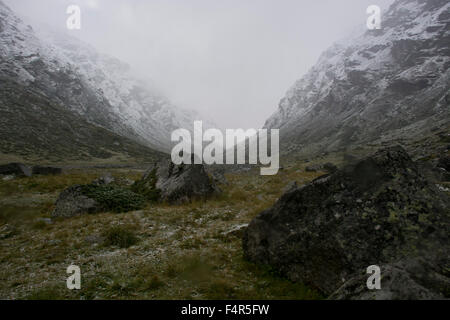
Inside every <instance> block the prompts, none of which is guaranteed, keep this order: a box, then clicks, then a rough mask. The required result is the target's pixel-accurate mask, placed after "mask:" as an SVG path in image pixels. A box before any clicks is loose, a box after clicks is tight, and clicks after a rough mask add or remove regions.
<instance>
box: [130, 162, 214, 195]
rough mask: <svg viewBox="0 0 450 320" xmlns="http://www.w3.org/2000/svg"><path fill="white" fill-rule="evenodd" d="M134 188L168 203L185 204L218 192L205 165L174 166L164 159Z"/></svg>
mask: <svg viewBox="0 0 450 320" xmlns="http://www.w3.org/2000/svg"><path fill="white" fill-rule="evenodd" d="M132 190H133V191H135V192H138V193H140V194H143V195H145V196H146V197H147V198H148V199H150V200H160V201H166V202H168V203H172V204H173V203H185V202H190V201H191V200H193V199H205V198H207V197H209V196H211V195H212V194H214V193H217V192H219V189H218V188H217V186H216V184H215V183H214V182H213V181H212V179H210V177H209V176H208V174H207V172H206V171H205V168H204V166H203V165H201V164H199V165H196V164H181V165H175V164H173V163H172V162H171V161H163V162H160V163H158V164H157V165H155V166H154V167H153V168H151V169H150V170H148V171H147V172H146V173H145V175H144V176H143V177H142V179H141V180H139V181H137V182H136V183H135V184H134V185H133V186H132Z"/></svg>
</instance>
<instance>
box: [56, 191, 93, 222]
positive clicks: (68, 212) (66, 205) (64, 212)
mask: <svg viewBox="0 0 450 320" xmlns="http://www.w3.org/2000/svg"><path fill="white" fill-rule="evenodd" d="M101 210H102V206H101V205H100V204H99V203H98V202H97V201H95V200H94V199H91V198H89V197H87V196H85V195H84V194H83V193H82V186H80V185H74V186H71V187H69V188H67V189H65V190H64V191H63V192H61V193H60V195H59V197H58V199H57V201H56V204H55V209H54V210H53V212H52V217H54V218H57V217H63V218H69V217H75V216H79V215H82V214H87V213H97V212H100V211H101Z"/></svg>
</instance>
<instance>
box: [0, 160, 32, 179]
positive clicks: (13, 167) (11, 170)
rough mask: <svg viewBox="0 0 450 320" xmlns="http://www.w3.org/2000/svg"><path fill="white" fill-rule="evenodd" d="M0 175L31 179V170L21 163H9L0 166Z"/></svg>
mask: <svg viewBox="0 0 450 320" xmlns="http://www.w3.org/2000/svg"><path fill="white" fill-rule="evenodd" d="M0 174H1V175H14V176H19V177H31V175H32V170H31V168H30V167H29V166H26V165H24V164H22V163H9V164H4V165H0Z"/></svg>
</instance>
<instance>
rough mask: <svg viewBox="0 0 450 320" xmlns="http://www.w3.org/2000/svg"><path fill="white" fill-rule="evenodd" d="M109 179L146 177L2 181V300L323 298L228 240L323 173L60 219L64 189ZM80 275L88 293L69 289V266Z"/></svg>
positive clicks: (285, 175)
mask: <svg viewBox="0 0 450 320" xmlns="http://www.w3.org/2000/svg"><path fill="white" fill-rule="evenodd" d="M106 172H110V173H112V174H113V176H114V177H115V178H116V179H119V180H120V179H122V180H124V179H131V180H136V179H138V178H139V177H140V176H141V175H142V173H143V171H142V170H139V169H129V168H122V169H108V170H107V169H70V170H66V171H65V173H64V174H62V175H60V176H40V177H31V178H19V179H14V180H9V181H4V180H2V181H0V270H1V272H0V298H1V299H318V298H321V296H320V294H319V293H318V292H316V291H315V290H313V289H311V288H308V287H306V286H304V285H302V284H295V283H292V282H290V281H288V280H286V279H284V278H282V277H280V276H279V275H277V274H276V273H275V272H273V271H272V270H270V269H269V268H266V267H264V266H260V265H255V264H253V263H250V262H247V261H245V260H244V259H243V253H242V244H241V239H240V238H239V237H238V236H236V235H232V234H227V232H228V231H230V230H232V229H233V228H234V227H235V226H239V225H241V224H246V223H249V222H250V221H251V219H252V218H253V217H255V216H256V215H257V214H258V213H260V212H261V211H262V210H264V209H266V208H268V207H270V206H271V205H272V204H273V203H274V202H275V201H276V199H277V198H278V197H279V196H280V195H281V194H282V192H283V189H284V188H285V187H286V185H287V184H288V183H289V182H291V181H297V183H298V184H303V183H306V182H308V181H310V180H312V179H314V178H315V177H316V176H318V175H320V174H321V173H320V172H317V173H314V172H305V171H304V168H303V167H302V166H301V165H299V166H298V167H295V166H294V167H289V168H286V169H284V170H282V171H280V172H279V174H278V175H276V176H260V175H259V174H258V173H259V170H252V171H251V172H246V173H240V174H229V175H226V177H227V179H228V182H229V183H228V185H223V186H221V188H222V189H223V191H224V192H223V194H222V195H220V196H218V197H216V198H214V199H211V200H209V201H206V202H194V203H191V204H188V205H183V206H169V205H165V204H148V205H147V206H146V208H145V209H143V210H140V211H135V212H129V213H123V214H116V213H101V214H95V215H84V216H80V217H75V218H70V219H65V220H64V219H61V220H52V221H50V220H49V219H46V218H50V215H51V212H52V209H53V205H54V202H55V200H56V198H57V196H58V194H59V192H60V191H62V190H63V189H64V188H66V187H68V186H70V185H73V184H84V183H89V182H91V181H92V180H93V179H95V178H98V177H99V176H101V175H102V174H105V173H106ZM71 264H75V265H78V266H79V267H80V268H81V281H82V282H81V290H73V291H71V290H68V289H67V288H66V279H67V277H68V276H69V275H68V274H66V269H67V267H68V266H69V265H71Z"/></svg>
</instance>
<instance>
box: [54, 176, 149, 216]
mask: <svg viewBox="0 0 450 320" xmlns="http://www.w3.org/2000/svg"><path fill="white" fill-rule="evenodd" d="M144 204H145V199H144V197H143V196H141V195H139V194H136V193H134V192H132V191H130V190H128V189H125V188H121V187H119V186H114V185H94V184H89V185H75V186H71V187H69V188H67V189H66V190H64V191H63V192H61V194H60V195H59V197H58V200H57V201H56V204H55V210H54V211H53V212H52V217H65V218H67V217H74V216H79V215H82V214H89V213H98V212H106V211H111V212H118V213H119V212H128V211H134V210H139V209H141V208H142V207H143V206H144Z"/></svg>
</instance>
